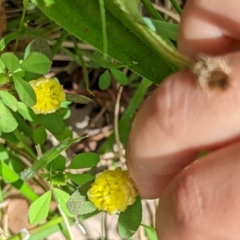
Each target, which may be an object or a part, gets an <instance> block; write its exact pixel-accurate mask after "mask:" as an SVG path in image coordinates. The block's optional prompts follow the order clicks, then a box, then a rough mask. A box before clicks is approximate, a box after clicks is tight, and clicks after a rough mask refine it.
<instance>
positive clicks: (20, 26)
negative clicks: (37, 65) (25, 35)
mask: <svg viewBox="0 0 240 240" xmlns="http://www.w3.org/2000/svg"><path fill="white" fill-rule="evenodd" d="M25 15H26V8H25V7H24V8H23V12H22V16H21V20H20V24H19V30H20V32H21V31H22V30H23V22H24V19H25ZM18 41H19V38H17V39H16V42H15V45H14V52H16V50H17V47H18Z"/></svg>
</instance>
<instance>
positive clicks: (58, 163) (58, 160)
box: [49, 154, 66, 171]
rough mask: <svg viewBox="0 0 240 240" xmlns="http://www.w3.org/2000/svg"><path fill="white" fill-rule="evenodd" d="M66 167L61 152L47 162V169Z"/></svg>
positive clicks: (62, 168) (56, 169) (53, 169)
mask: <svg viewBox="0 0 240 240" xmlns="http://www.w3.org/2000/svg"><path fill="white" fill-rule="evenodd" d="M65 167H66V158H65V157H63V156H62V155H61V154H60V155H58V156H57V157H55V158H54V159H53V161H52V162H51V163H50V164H49V169H50V170H51V171H63V170H64V169H65Z"/></svg>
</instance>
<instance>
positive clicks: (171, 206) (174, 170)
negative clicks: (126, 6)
mask: <svg viewBox="0 0 240 240" xmlns="http://www.w3.org/2000/svg"><path fill="white" fill-rule="evenodd" d="M239 9H240V1H239V0H229V1H225V0H188V2H187V4H186V6H185V9H184V11H183V15H182V20H181V24H180V33H179V39H178V48H179V50H180V51H181V52H182V53H183V54H185V55H187V56H189V57H190V58H192V59H194V58H195V57H196V56H198V55H199V54H201V53H205V54H209V55H214V56H215V55H216V56H217V55H219V56H223V57H224V59H225V60H226V62H227V63H228V65H229V66H230V68H231V72H230V74H229V81H230V86H229V87H228V89H226V90H224V91H222V92H219V91H211V92H206V91H203V90H202V89H201V88H200V87H199V86H198V84H197V80H196V79H195V76H194V75H193V74H192V73H191V72H190V71H188V70H183V71H180V72H178V73H176V74H174V75H171V76H169V77H168V78H167V79H165V81H164V82H163V83H162V84H161V85H160V86H159V87H158V89H156V90H155V92H154V93H153V94H152V95H151V96H150V97H149V98H148V99H147V100H146V101H145V102H144V104H143V105H142V107H141V108H140V110H139V112H138V114H137V116H136V118H135V120H134V122H133V126H132V131H131V133H130V137H129V142H128V147H127V152H126V153H127V165H128V168H129V172H130V175H131V177H132V178H133V181H134V183H135V185H136V187H137V189H138V191H139V194H140V195H141V196H142V197H143V198H146V199H154V198H159V197H160V203H159V206H158V209H157V212H156V229H157V233H158V237H159V239H160V240H238V239H240V224H239V219H240V140H239V139H240V79H239V76H240V53H239V52H237V48H238V46H239V40H240V27H239V26H240V14H239ZM201 150H209V151H211V152H210V153H209V154H207V155H206V156H204V157H201V158H200V159H199V160H196V158H197V156H198V153H199V151H201Z"/></svg>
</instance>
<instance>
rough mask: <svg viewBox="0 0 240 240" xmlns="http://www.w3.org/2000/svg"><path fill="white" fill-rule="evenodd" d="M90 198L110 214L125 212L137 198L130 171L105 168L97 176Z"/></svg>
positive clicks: (99, 207) (89, 192) (90, 191)
mask: <svg viewBox="0 0 240 240" xmlns="http://www.w3.org/2000/svg"><path fill="white" fill-rule="evenodd" d="M87 195H88V198H89V200H90V201H91V202H93V203H94V205H95V206H96V207H97V208H98V209H99V210H103V211H106V212H108V213H110V214H113V213H117V212H124V211H125V210H126V208H127V206H129V205H132V204H133V203H134V202H135V200H136V196H137V193H136V190H135V188H134V185H133V182H132V180H131V178H130V177H129V174H128V171H123V170H122V169H121V168H119V167H118V168H116V169H115V170H105V171H103V172H102V173H100V174H98V175H97V176H96V179H95V182H94V183H93V184H92V185H91V188H90V189H89V190H88V193H87Z"/></svg>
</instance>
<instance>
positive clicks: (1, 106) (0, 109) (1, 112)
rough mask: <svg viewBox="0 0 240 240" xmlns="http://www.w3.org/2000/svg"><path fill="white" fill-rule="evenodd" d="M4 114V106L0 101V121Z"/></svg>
mask: <svg viewBox="0 0 240 240" xmlns="http://www.w3.org/2000/svg"><path fill="white" fill-rule="evenodd" d="M5 114H6V106H5V104H3V101H2V100H0V119H1V118H2V117H3V116H4V115H5Z"/></svg>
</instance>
